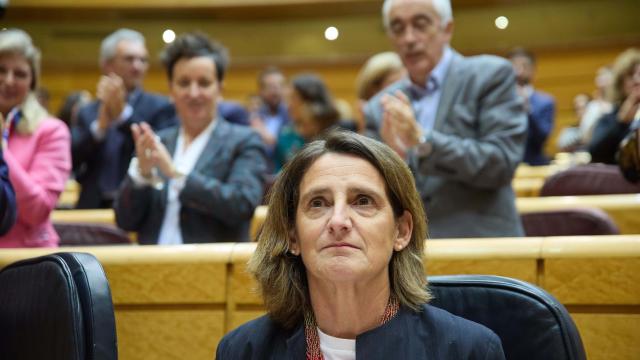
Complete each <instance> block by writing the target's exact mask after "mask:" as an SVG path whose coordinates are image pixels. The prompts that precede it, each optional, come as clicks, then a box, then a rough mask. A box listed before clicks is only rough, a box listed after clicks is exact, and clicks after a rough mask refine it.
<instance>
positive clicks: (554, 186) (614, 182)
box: [540, 164, 640, 196]
mask: <svg viewBox="0 0 640 360" xmlns="http://www.w3.org/2000/svg"><path fill="white" fill-rule="evenodd" d="M634 193H640V184H633V183H630V182H628V181H627V180H626V179H625V178H624V176H622V173H621V172H620V169H619V168H618V166H616V165H606V164H586V165H578V166H574V167H572V168H569V169H566V170H564V171H560V172H558V173H556V174H554V175H552V176H550V177H548V178H547V179H545V181H544V184H543V185H542V189H540V196H563V195H605V194H634Z"/></svg>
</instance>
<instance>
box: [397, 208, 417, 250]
mask: <svg viewBox="0 0 640 360" xmlns="http://www.w3.org/2000/svg"><path fill="white" fill-rule="evenodd" d="M396 230H397V232H396V234H397V235H396V238H395V239H394V242H393V249H394V250H395V251H400V250H402V249H404V248H405V247H407V245H409V242H410V241H411V234H413V217H412V216H411V213H410V212H409V211H407V210H405V211H404V213H402V215H400V217H398V219H397V220H396Z"/></svg>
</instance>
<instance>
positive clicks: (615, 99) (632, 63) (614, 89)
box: [609, 48, 640, 105]
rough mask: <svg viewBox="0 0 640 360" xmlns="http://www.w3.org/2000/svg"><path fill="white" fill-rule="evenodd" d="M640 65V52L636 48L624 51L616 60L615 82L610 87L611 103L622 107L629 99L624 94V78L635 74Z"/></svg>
mask: <svg viewBox="0 0 640 360" xmlns="http://www.w3.org/2000/svg"><path fill="white" fill-rule="evenodd" d="M638 64H640V50H638V49H636V48H630V49H627V50H625V51H623V52H622V53H621V54H620V55H618V57H617V58H616V61H615V63H614V64H613V68H612V69H611V71H612V73H613V81H612V82H611V85H610V88H609V90H610V92H609V94H610V97H611V102H612V103H613V104H615V105H620V104H622V102H623V101H624V99H625V98H626V97H627V96H626V95H625V93H624V89H623V87H624V78H625V77H627V76H629V75H631V74H632V73H633V69H634V68H635V67H636V65H638Z"/></svg>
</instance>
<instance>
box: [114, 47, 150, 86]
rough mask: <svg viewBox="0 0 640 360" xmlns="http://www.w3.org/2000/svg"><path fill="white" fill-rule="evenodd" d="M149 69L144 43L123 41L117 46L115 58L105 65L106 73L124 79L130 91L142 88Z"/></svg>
mask: <svg viewBox="0 0 640 360" xmlns="http://www.w3.org/2000/svg"><path fill="white" fill-rule="evenodd" d="M148 68H149V55H148V54H147V49H146V48H145V46H144V45H143V44H142V43H139V42H135V41H128V40H123V41H120V42H119V43H118V45H117V46H116V54H115V56H114V57H113V58H112V59H110V60H108V61H107V62H106V63H105V66H104V71H105V72H106V73H107V74H109V73H114V74H116V75H118V76H120V77H121V78H122V80H123V81H124V85H125V87H126V88H127V90H128V91H131V90H133V89H135V88H136V87H139V86H142V80H143V79H144V75H145V74H146V73H147V69H148Z"/></svg>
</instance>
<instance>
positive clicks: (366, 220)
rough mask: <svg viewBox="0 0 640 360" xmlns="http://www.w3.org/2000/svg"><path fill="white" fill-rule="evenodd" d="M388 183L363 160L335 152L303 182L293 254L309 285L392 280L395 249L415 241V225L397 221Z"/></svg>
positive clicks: (407, 220)
mask: <svg viewBox="0 0 640 360" xmlns="http://www.w3.org/2000/svg"><path fill="white" fill-rule="evenodd" d="M385 189H386V188H385V182H384V179H383V178H382V176H381V175H380V173H379V172H378V170H376V168H375V167H373V165H371V164H370V163H369V162H368V161H366V160H363V159H361V158H358V157H355V156H352V155H344V154H335V153H329V154H325V155H322V156H321V157H320V158H318V159H317V160H316V161H315V162H314V163H313V164H312V165H311V167H310V168H309V170H307V172H306V174H305V175H304V177H303V178H302V182H301V184H300V198H299V200H298V206H297V210H296V222H295V229H294V232H295V233H294V235H293V240H292V243H291V250H293V251H294V252H297V253H300V254H301V256H302V261H303V262H304V265H305V268H306V269H307V277H308V280H309V284H310V285H313V284H314V283H316V282H332V283H336V282H344V281H347V282H348V281H358V282H361V281H365V282H368V281H388V267H389V262H390V260H391V255H392V254H393V251H394V249H395V250H400V249H402V248H404V247H406V245H407V244H408V243H409V240H410V238H411V231H412V229H413V223H412V221H411V215H410V214H409V212H407V211H405V214H404V215H402V216H401V217H400V218H399V219H397V220H396V219H395V218H394V214H393V209H392V207H391V204H390V202H389V199H388V198H387V194H386V190H385Z"/></svg>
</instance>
